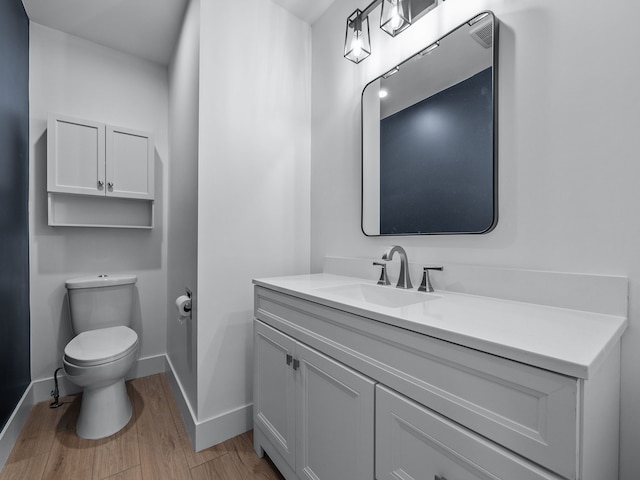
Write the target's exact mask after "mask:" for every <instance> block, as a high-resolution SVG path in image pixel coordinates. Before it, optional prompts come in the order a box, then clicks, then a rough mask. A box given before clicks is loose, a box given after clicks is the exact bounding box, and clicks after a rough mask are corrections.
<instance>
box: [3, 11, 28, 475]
mask: <svg viewBox="0 0 640 480" xmlns="http://www.w3.org/2000/svg"><path fill="white" fill-rule="evenodd" d="M28 85H29V19H28V18H27V15H26V14H25V11H24V8H23V7H22V3H21V2H20V0H7V1H2V2H0V305H2V315H0V365H2V372H3V380H2V384H3V385H2V395H0V431H2V429H3V427H4V426H5V423H6V421H7V420H8V419H9V417H10V415H11V413H12V412H13V410H14V408H15V407H16V405H17V404H18V402H19V401H20V397H21V396H22V394H23V393H24V392H25V390H26V389H27V387H28V385H29V381H30V372H29V210H28V199H29V88H28ZM1 457H2V453H1V452H0V465H1V464H2V458H1ZM0 468H1V467H0Z"/></svg>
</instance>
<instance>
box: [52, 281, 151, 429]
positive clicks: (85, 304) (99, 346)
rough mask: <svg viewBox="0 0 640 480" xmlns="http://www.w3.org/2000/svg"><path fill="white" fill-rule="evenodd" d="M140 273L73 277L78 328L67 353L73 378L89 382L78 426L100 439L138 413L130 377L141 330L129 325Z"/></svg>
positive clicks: (74, 317)
mask: <svg viewBox="0 0 640 480" xmlns="http://www.w3.org/2000/svg"><path fill="white" fill-rule="evenodd" d="M136 280H137V277H135V276H131V275H130V276H114V277H108V276H107V275H100V276H97V277H84V278H79V279H74V280H67V282H66V284H65V285H66V287H67V291H68V294H69V308H70V314H71V323H72V326H73V330H74V332H75V333H77V335H76V336H75V337H74V338H73V339H72V340H71V341H70V342H69V343H68V344H67V345H66V347H65V349H64V356H63V359H62V363H63V368H64V371H65V373H66V375H67V378H68V379H69V380H70V381H71V382H73V383H74V384H76V385H78V386H80V387H82V388H83V392H82V403H81V406H80V414H79V416H78V421H77V424H76V432H77V434H78V435H79V436H80V437H82V438H87V439H92V440H95V439H99V438H104V437H108V436H110V435H113V434H114V433H116V432H118V431H119V430H121V429H122V428H123V427H124V426H125V425H126V424H127V423H129V420H130V419H131V416H132V408H131V401H130V399H129V395H128V394H127V389H126V386H125V383H124V377H125V375H126V374H127V372H128V371H129V370H130V369H131V367H132V366H133V364H134V363H135V362H136V360H137V358H138V350H139V342H138V335H137V333H136V332H135V331H133V330H132V329H131V328H129V327H128V325H129V324H130V319H131V318H130V317H131V305H132V300H133V284H134V283H135V282H136Z"/></svg>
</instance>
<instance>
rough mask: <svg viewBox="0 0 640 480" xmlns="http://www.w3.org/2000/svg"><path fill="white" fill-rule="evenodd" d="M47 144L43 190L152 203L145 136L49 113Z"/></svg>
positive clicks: (149, 139)
mask: <svg viewBox="0 0 640 480" xmlns="http://www.w3.org/2000/svg"><path fill="white" fill-rule="evenodd" d="M47 144H48V146H47V154H48V158H47V172H48V173H47V190H48V191H49V192H54V193H76V194H82V195H95V196H103V197H104V196H107V197H119V198H133V199H143V200H153V199H154V178H155V176H154V173H155V172H154V144H153V136H152V135H150V134H149V133H146V132H141V131H139V130H131V129H127V128H121V127H114V126H111V125H105V124H104V123H98V122H93V121H91V120H84V119H74V118H71V117H67V116H63V115H57V114H51V115H49V123H48V138H47Z"/></svg>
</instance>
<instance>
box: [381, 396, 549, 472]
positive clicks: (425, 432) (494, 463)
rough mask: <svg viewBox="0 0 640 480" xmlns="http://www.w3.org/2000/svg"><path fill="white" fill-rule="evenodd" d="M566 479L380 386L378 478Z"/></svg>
mask: <svg viewBox="0 0 640 480" xmlns="http://www.w3.org/2000/svg"><path fill="white" fill-rule="evenodd" d="M434 478H435V479H444V480H446V479H449V480H488V479H492V480H497V479H500V480H515V479H517V480H560V477H557V476H555V475H553V474H552V473H549V472H548V471H545V470H542V469H541V468H539V467H537V466H536V465H534V464H532V463H530V462H527V461H526V460H523V459H522V458H520V457H518V456H516V455H514V454H512V453H510V452H509V451H507V450H506V449H503V448H501V447H499V446H497V445H496V444H494V443H492V442H490V441H488V440H486V439H484V438H482V437H479V436H478V435H475V434H474V433H472V432H470V431H469V430H467V429H465V428H463V427H461V426H459V425H457V424H455V423H453V422H451V421H449V420H447V419H446V418H444V417H442V416H440V415H438V414H436V413H434V412H432V411H430V410H428V409H426V408H424V407H422V406H421V405H418V404H417V403H415V402H412V401H411V400H409V399H408V398H405V397H403V396H401V395H399V394H397V393H396V392H393V391H391V390H389V389H387V388H385V387H383V386H380V385H378V386H376V480H399V479H401V480H423V479H428V480H432V479H434Z"/></svg>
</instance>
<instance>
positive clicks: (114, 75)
mask: <svg viewBox="0 0 640 480" xmlns="http://www.w3.org/2000/svg"><path fill="white" fill-rule="evenodd" d="M30 41H31V45H30V71H31V76H30V82H29V88H30V100H31V101H30V132H29V133H30V183H29V190H30V192H29V226H30V232H31V236H30V242H29V246H30V256H31V265H30V276H31V376H32V379H33V381H37V380H40V379H43V378H48V377H51V376H52V375H53V371H54V370H55V368H57V367H59V366H60V365H61V363H62V362H61V359H62V354H63V350H64V347H65V345H66V343H67V342H68V341H69V340H70V339H71V338H72V336H73V335H72V332H71V325H70V321H69V316H68V307H67V304H66V301H65V295H66V292H65V288H64V281H65V280H66V279H68V278H73V277H77V276H84V275H93V274H98V273H125V272H127V273H135V274H136V275H138V283H137V285H136V288H137V294H138V295H137V303H136V305H135V306H134V318H133V328H134V329H135V330H136V331H137V332H138V334H139V335H140V339H141V350H140V357H141V358H144V357H150V356H154V355H161V354H164V353H165V345H166V318H167V313H166V304H165V302H164V300H163V301H158V297H159V296H160V297H163V296H164V295H165V292H166V290H167V287H166V278H167V272H166V268H167V267H166V243H167V242H166V232H165V225H166V223H167V222H166V219H165V216H166V197H165V192H166V180H167V179H166V177H167V173H166V169H167V164H168V146H167V143H168V140H167V137H168V134H167V129H168V121H167V110H168V107H167V103H168V80H167V70H166V68H164V67H161V66H159V65H156V64H154V63H151V62H147V61H144V60H140V59H137V58H135V57H133V56H130V55H127V54H124V53H121V52H118V51H115V50H113V49H110V48H106V47H103V46H100V45H97V44H95V43H92V42H89V41H86V40H83V39H80V38H78V37H74V36H72V35H68V34H65V33H62V32H59V31H57V30H53V29H50V28H47V27H43V26H41V25H38V24H34V23H32V24H31V28H30ZM48 112H56V113H62V114H66V115H70V116H76V117H80V118H87V119H91V120H98V121H102V122H106V123H111V124H114V125H119V126H123V127H131V128H135V129H139V130H147V131H152V132H154V134H155V140H156V158H155V162H156V165H155V166H156V170H155V171H156V185H155V191H156V201H155V227H154V228H153V229H152V230H129V229H114V228H84V227H49V226H48V225H47V181H46V170H47V154H46V152H47V147H46V146H47V133H46V127H47V114H48Z"/></svg>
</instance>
